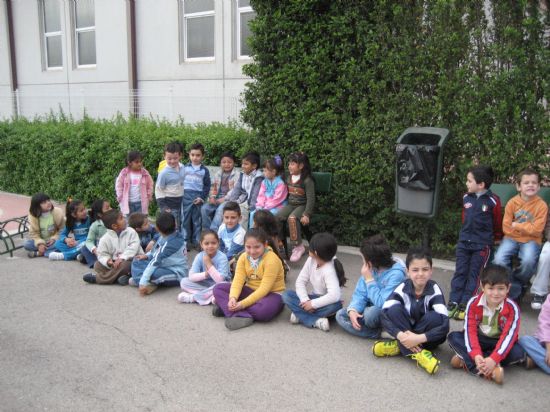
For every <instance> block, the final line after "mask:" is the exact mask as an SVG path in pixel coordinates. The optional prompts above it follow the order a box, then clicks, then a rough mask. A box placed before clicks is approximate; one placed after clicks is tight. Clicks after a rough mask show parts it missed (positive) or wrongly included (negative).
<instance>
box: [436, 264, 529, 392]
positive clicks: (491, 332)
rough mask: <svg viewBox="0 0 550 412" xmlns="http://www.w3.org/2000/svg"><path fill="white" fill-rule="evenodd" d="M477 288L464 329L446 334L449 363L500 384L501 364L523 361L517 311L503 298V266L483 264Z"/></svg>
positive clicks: (505, 279) (505, 284) (505, 288)
mask: <svg viewBox="0 0 550 412" xmlns="http://www.w3.org/2000/svg"><path fill="white" fill-rule="evenodd" d="M481 288H482V292H481V293H480V294H479V295H477V296H474V297H472V298H471V299H470V300H469V301H468V305H467V306H466V317H465V318H464V331H463V332H451V333H449V336H448V337H447V340H448V341H449V345H450V346H451V348H452V349H453V350H454V351H455V353H456V355H454V356H453V357H452V359H451V365H452V366H453V367H454V368H464V369H466V370H467V371H469V372H470V373H472V374H474V375H478V376H481V377H485V378H487V379H492V380H493V381H495V382H496V383H499V384H501V383H502V382H503V378H504V371H503V369H502V366H507V365H512V364H516V363H525V362H526V360H527V357H526V354H525V351H524V350H523V348H522V347H521V346H520V345H519V343H518V333H519V326H520V311H519V307H518V306H517V304H516V303H515V302H514V301H513V300H511V299H509V298H508V297H507V295H508V292H509V291H510V274H509V270H508V269H507V268H505V267H503V266H497V265H490V266H487V267H486V268H485V270H484V271H483V273H482V274H481ZM501 365H502V366H501Z"/></svg>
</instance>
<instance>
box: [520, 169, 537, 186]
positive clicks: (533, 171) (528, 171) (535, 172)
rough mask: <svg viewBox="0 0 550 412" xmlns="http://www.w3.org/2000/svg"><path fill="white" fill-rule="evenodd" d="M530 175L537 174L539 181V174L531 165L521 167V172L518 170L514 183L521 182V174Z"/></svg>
mask: <svg viewBox="0 0 550 412" xmlns="http://www.w3.org/2000/svg"><path fill="white" fill-rule="evenodd" d="M531 175H535V176H537V181H539V182H540V174H539V172H537V171H536V170H535V169H533V168H532V167H526V168H525V169H523V170H522V171H521V172H519V174H518V177H517V179H516V183H517V184H518V185H519V184H520V183H521V179H522V178H523V176H531Z"/></svg>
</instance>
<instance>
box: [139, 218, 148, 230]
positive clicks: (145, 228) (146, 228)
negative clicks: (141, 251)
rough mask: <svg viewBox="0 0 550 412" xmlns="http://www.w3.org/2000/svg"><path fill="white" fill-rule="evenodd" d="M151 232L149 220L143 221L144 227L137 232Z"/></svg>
mask: <svg viewBox="0 0 550 412" xmlns="http://www.w3.org/2000/svg"><path fill="white" fill-rule="evenodd" d="M148 230H149V219H145V220H144V221H143V225H141V227H140V228H139V229H138V230H137V231H138V232H146V231H148Z"/></svg>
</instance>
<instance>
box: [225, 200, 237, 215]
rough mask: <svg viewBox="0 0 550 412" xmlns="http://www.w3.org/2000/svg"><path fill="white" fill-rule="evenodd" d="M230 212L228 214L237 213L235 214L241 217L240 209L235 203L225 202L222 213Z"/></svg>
mask: <svg viewBox="0 0 550 412" xmlns="http://www.w3.org/2000/svg"><path fill="white" fill-rule="evenodd" d="M227 211H230V212H237V214H238V215H239V216H240V215H241V207H240V206H239V204H238V203H237V202H226V203H225V205H224V206H223V213H225V212H227Z"/></svg>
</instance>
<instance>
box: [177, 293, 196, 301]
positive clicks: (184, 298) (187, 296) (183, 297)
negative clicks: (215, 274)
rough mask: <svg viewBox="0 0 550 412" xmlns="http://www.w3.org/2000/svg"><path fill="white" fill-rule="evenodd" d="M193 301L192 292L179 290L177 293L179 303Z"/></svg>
mask: <svg viewBox="0 0 550 412" xmlns="http://www.w3.org/2000/svg"><path fill="white" fill-rule="evenodd" d="M194 301H195V299H193V294H192V293H187V292H181V293H180V294H179V295H178V302H180V303H193V302H194Z"/></svg>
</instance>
